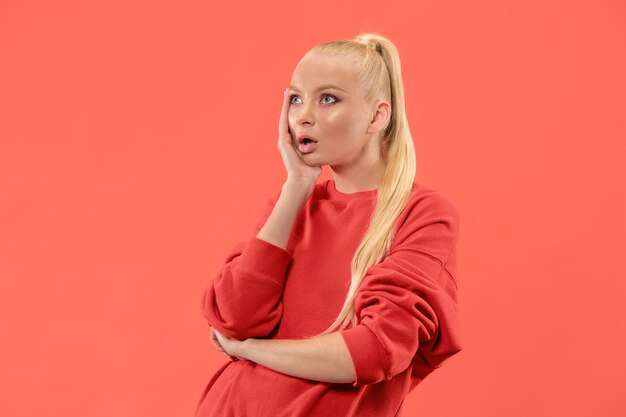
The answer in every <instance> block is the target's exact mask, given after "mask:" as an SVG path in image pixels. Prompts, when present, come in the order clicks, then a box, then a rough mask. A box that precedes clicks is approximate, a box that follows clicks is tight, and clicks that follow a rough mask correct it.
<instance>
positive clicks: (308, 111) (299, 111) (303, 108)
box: [293, 103, 315, 126]
mask: <svg viewBox="0 0 626 417" xmlns="http://www.w3.org/2000/svg"><path fill="white" fill-rule="evenodd" d="M314 105H315V103H311V104H307V103H303V104H298V107H297V108H293V111H294V112H295V114H296V117H295V121H296V124H297V125H298V126H302V125H304V124H309V125H311V124H314V123H315V122H314V120H315V119H314V117H313V116H314V114H313V106H314Z"/></svg>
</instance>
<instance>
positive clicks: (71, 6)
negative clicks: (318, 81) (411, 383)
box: [0, 0, 626, 417]
mask: <svg viewBox="0 0 626 417" xmlns="http://www.w3.org/2000/svg"><path fill="white" fill-rule="evenodd" d="M365 31H373V32H378V33H381V34H383V35H385V36H387V37H389V38H390V39H391V40H392V41H393V42H394V43H395V44H396V46H397V47H398V49H399V51H400V54H401V59H402V70H403V76H404V83H405V88H406V91H405V96H406V106H407V112H408V115H409V122H410V124H411V131H412V134H413V139H414V141H415V145H416V150H417V157H418V164H419V166H418V181H421V182H424V183H425V184H427V185H429V186H432V187H434V188H437V189H439V190H441V191H443V192H445V193H446V194H448V195H449V196H450V197H451V198H452V199H453V200H454V201H455V202H456V203H457V204H458V206H459V208H460V209H461V214H462V218H461V220H462V224H461V237H460V242H459V254H460V258H459V265H460V274H461V275H460V278H459V282H460V291H461V292H460V295H459V296H460V300H461V305H460V308H461V310H462V319H463V323H462V325H463V329H464V337H465V348H464V350H463V351H462V352H461V353H460V354H459V355H457V356H456V357H454V358H453V359H451V360H450V362H448V363H447V364H446V365H445V366H443V367H442V368H441V369H439V370H438V371H437V372H435V373H434V374H432V375H431V376H429V377H428V378H427V379H426V380H425V381H424V382H423V383H422V384H421V385H419V386H418V387H417V388H416V390H415V391H413V392H411V394H410V395H409V396H408V397H407V399H406V401H405V404H404V412H403V415H405V416H407V417H408V416H421V417H444V416H445V417H450V416H459V417H474V416H475V417H501V416H507V417H518V416H519V417H522V416H523V417H526V416H534V417H540V416H554V415H560V416H561V415H567V416H568V417H579V416H580V417H583V416H584V417H586V416H590V415H593V416H598V417H623V416H625V415H626V397H625V396H624V395H623V394H624V392H623V390H624V383H623V381H624V380H625V379H626V358H625V356H624V352H626V335H625V334H624V330H623V329H624V321H625V319H626V309H625V308H624V298H625V295H626V266H625V265H624V263H623V262H622V261H623V260H624V254H625V248H626V204H625V200H626V196H625V193H624V190H625V189H626V187H625V183H626V181H625V180H626V164H624V160H625V159H626V141H625V139H626V76H624V74H626V53H624V52H625V51H626V3H625V2H624V1H617V0H615V1H598V0H596V1H592V0H588V1H553V0H550V1H517V2H514V1H501V0H498V1H496V0H491V1H485V0H478V1H473V2H464V1H451V2H436V1H417V2H409V1H401V2H389V3H380V2H373V1H359V2H356V1H347V2H339V3H338V2H330V1H327V0H325V1H319V2H287V1H276V2H271V3H267V2H244V1H241V0H234V1H229V2H219V3H211V2H201V1H189V0H182V1H177V2H174V1H156V2H154V1H137V0H135V1H107V2H105V1H90V2H84V1H76V0H75V1H69V0H57V1H54V2H50V1H16V0H4V1H2V2H1V3H0V294H1V295H2V302H1V303H0V334H1V337H2V343H0V415H2V416H6V417H26V416H29V417H30V416H64V417H70V416H82V417H84V416H90V417H92V416H93V417H100V416H103V417H104V416H112V415H114V416H122V417H125V416H129V417H130V416H133V417H134V416H155V417H156V416H185V415H187V416H190V415H192V413H193V410H194V407H195V406H196V401H197V400H198V398H199V395H200V393H201V390H202V389H203V388H204V386H205V384H206V382H207V381H208V380H209V378H210V377H211V375H212V374H213V372H214V371H215V370H216V369H217V368H218V367H219V366H220V365H221V364H222V363H224V361H225V360H227V359H226V358H225V357H224V356H223V355H222V354H220V353H219V352H218V351H216V350H215V348H214V347H213V345H212V344H211V343H210V340H209V327H208V325H207V323H206V322H205V321H204V319H203V318H202V317H201V315H200V296H201V294H202V290H203V289H204V286H205V285H206V284H207V283H208V282H209V280H210V279H212V277H213V275H214V274H216V273H217V271H218V268H219V267H220V265H221V263H222V262H223V260H224V256H225V255H226V253H227V252H228V250H229V249H230V248H231V246H232V245H234V244H235V243H236V242H237V241H238V240H240V239H246V238H249V237H250V233H251V231H252V227H253V224H254V222H255V221H256V219H257V216H258V215H259V214H260V212H261V209H262V207H263V205H264V203H265V201H266V200H267V199H268V198H269V197H270V196H272V195H273V194H274V193H275V192H276V191H277V190H278V189H279V188H280V186H281V185H282V182H283V181H284V179H285V170H284V167H283V166H282V160H281V159H280V156H279V154H278V151H277V149H276V132H277V125H278V116H279V111H280V105H281V100H282V91H283V89H284V88H285V87H287V86H288V85H289V81H290V77H291V72H292V70H293V68H294V67H295V65H296V63H297V62H298V60H299V59H300V58H301V57H302V55H303V54H304V53H305V52H306V51H307V50H308V49H309V48H311V47H312V46H314V45H315V44H317V43H320V42H323V41H327V40H332V39H339V38H352V37H354V36H355V35H356V34H358V33H360V32H365ZM329 177H330V172H329V171H328V170H327V168H325V169H324V172H323V174H322V178H321V180H324V179H327V178H329Z"/></svg>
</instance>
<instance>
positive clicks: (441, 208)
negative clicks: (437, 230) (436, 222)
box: [401, 184, 460, 221]
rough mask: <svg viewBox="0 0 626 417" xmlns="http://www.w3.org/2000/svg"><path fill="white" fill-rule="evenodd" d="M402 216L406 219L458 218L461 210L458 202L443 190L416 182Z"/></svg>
mask: <svg viewBox="0 0 626 417" xmlns="http://www.w3.org/2000/svg"><path fill="white" fill-rule="evenodd" d="M401 217H404V218H405V219H406V220H410V221H418V220H419V219H429V218H430V219H436V218H453V219H455V220H458V218H459V217H460V210H459V208H458V206H457V205H456V203H455V202H454V201H453V200H452V199H451V198H450V197H449V196H448V194H446V193H444V192H443V191H440V190H436V189H434V188H431V187H428V186H425V185H422V184H416V186H415V187H414V188H413V190H412V191H411V194H410V196H409V199H408V201H407V204H406V206H405V208H404V210H403V212H402V215H401Z"/></svg>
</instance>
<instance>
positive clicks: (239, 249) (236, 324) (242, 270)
mask: <svg viewBox="0 0 626 417" xmlns="http://www.w3.org/2000/svg"><path fill="white" fill-rule="evenodd" d="M303 189H304V188H303V187H301V186H297V185H296V184H295V183H292V182H290V181H286V182H285V184H284V185H283V187H282V189H281V191H280V192H279V193H278V195H276V196H275V197H274V198H273V199H271V200H270V201H269V202H268V207H267V208H266V211H265V213H264V215H263V217H262V218H261V220H260V221H259V222H258V223H257V225H256V228H255V234H256V236H255V237H253V238H252V239H250V240H249V241H248V242H240V243H238V244H237V245H236V246H235V247H234V248H233V250H231V252H230V253H229V254H228V256H227V258H226V262H225V263H224V265H223V266H222V267H221V269H220V271H219V273H218V274H217V276H216V277H215V278H214V279H213V280H212V281H211V282H210V283H209V285H208V286H207V287H206V288H205V290H204V292H203V294H202V300H201V309H202V315H203V317H204V318H205V319H206V320H207V321H208V323H209V324H210V325H211V326H212V327H214V328H215V329H217V330H218V331H220V332H221V333H223V334H224V335H226V336H228V337H232V338H235V339H239V340H244V339H247V338H251V337H263V336H266V335H268V334H269V333H270V332H271V331H272V330H273V329H274V328H275V327H276V325H277V324H278V323H279V322H280V320H281V318H282V311H283V304H282V300H281V296H282V291H283V284H284V280H285V276H286V274H287V269H288V267H289V264H290V262H291V260H292V259H293V256H292V254H291V252H289V251H288V250H287V249H286V247H287V243H288V241H289V237H290V236H291V231H292V229H293V225H294V223H295V219H296V217H297V214H298V213H299V211H300V209H301V207H302V205H303V204H304V201H306V199H305V197H306V194H304V197H303V194H302V190H303ZM259 229H260V230H259Z"/></svg>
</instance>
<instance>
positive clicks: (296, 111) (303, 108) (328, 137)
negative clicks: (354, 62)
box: [288, 53, 378, 166]
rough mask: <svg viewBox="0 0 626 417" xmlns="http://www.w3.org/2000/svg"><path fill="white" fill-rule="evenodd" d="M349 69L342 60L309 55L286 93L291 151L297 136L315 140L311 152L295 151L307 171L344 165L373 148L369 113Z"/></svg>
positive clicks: (372, 131)
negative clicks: (309, 167) (327, 166)
mask: <svg viewBox="0 0 626 417" xmlns="http://www.w3.org/2000/svg"><path fill="white" fill-rule="evenodd" d="M348 65H349V64H348V62H347V61H345V59H343V58H337V57H324V56H321V55H315V54H314V53H309V54H307V55H305V56H304V57H303V58H302V60H301V61H300V62H299V63H298V65H297V66H296V68H295V69H294V72H293V74H292V77H291V87H290V89H289V92H288V93H289V95H290V99H289V100H290V106H289V112H288V119H289V130H290V132H291V136H292V140H293V141H294V143H295V144H296V147H298V136H299V135H309V136H311V137H312V138H314V139H315V140H317V145H316V146H315V148H314V150H313V151H312V152H308V153H307V152H306V150H305V151H304V152H302V151H300V150H298V151H297V152H298V154H299V155H300V156H301V157H302V159H303V160H304V161H305V162H306V163H307V164H308V165H311V166H313V165H315V166H320V165H343V164H347V163H350V162H352V161H353V160H354V159H355V158H357V157H358V156H359V155H361V154H362V153H363V151H364V149H365V147H366V146H367V145H368V144H369V145H370V147H372V141H371V140H369V139H370V138H371V136H372V133H376V132H375V130H376V129H375V127H376V126H374V128H373V129H372V126H370V121H371V118H372V117H373V115H374V113H373V112H372V108H371V107H369V106H368V105H367V103H366V101H365V98H364V92H362V91H361V87H360V85H359V84H358V82H357V80H355V79H354V77H353V75H352V74H351V73H350V71H349V70H348ZM372 149H374V147H372ZM376 149H378V148H376Z"/></svg>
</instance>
